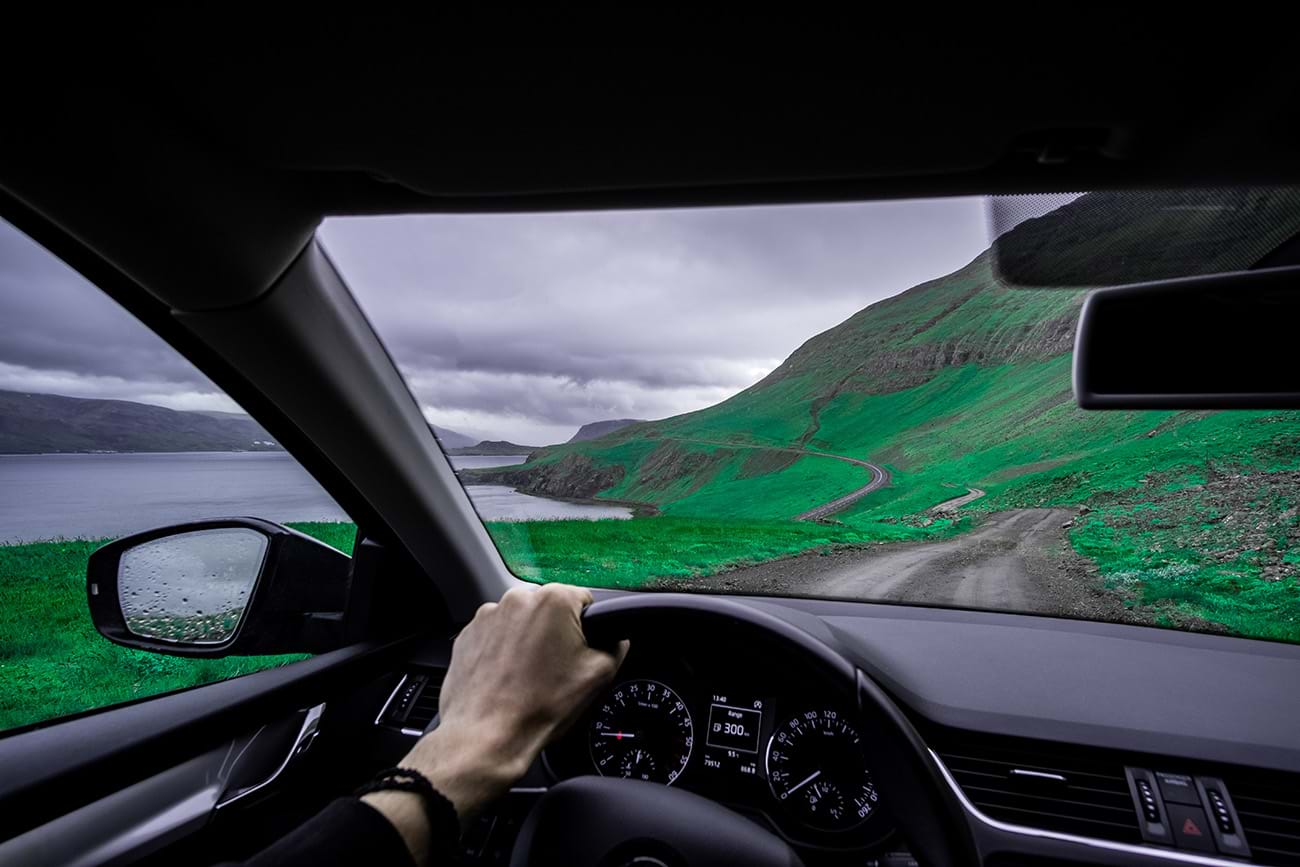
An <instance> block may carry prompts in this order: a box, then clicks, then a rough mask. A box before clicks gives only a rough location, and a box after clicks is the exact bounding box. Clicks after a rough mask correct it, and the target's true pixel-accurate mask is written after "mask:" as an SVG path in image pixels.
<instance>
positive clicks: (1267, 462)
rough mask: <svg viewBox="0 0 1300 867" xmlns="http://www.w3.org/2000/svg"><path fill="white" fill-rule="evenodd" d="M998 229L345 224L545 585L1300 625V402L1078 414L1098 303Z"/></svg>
mask: <svg viewBox="0 0 1300 867" xmlns="http://www.w3.org/2000/svg"><path fill="white" fill-rule="evenodd" d="M1044 201H1045V202H1046V203H1047V204H1045V205H1044V208H1045V209H1048V210H1050V209H1053V208H1060V207H1070V206H1071V205H1073V206H1075V207H1076V208H1078V207H1081V206H1088V208H1089V210H1088V213H1089V214H1090V218H1091V228H1090V231H1093V232H1109V233H1111V234H1112V235H1113V236H1114V238H1115V239H1119V238H1121V237H1122V236H1123V234H1124V233H1125V232H1126V231H1131V227H1132V221H1133V214H1132V212H1131V211H1129V210H1124V209H1117V210H1116V212H1115V213H1114V215H1113V219H1112V220H1111V221H1110V222H1109V223H1105V221H1102V220H1100V219H1098V218H1097V217H1096V208H1095V207H1094V205H1095V204H1097V203H1093V202H1090V201H1089V200H1088V197H1087V196H1084V197H1082V198H1080V197H1079V196H1076V195H1066V196H1059V197H1045V198H1044ZM1098 203H1103V204H1104V202H1102V200H1100V198H1099V199H1098ZM1043 213H1044V211H1043V210H1040V211H1039V212H1038V213H1034V212H1033V211H1031V210H1027V209H1023V208H1022V209H1021V210H1020V213H1019V216H1018V218H1017V219H1018V220H1020V221H1022V222H1021V223H1019V224H1017V225H1008V224H1007V222H1006V219H1005V216H1002V217H1000V218H999V220H998V223H997V226H998V231H999V232H1000V233H1002V232H1015V231H1017V229H1018V228H1019V227H1020V226H1029V227H1032V226H1034V225H1035V223H1036V222H1037V221H1035V220H1034V218H1035V217H1038V216H1041V215H1042V214H1043ZM1023 221H1028V222H1023ZM990 225H991V222H990V217H989V211H988V205H987V203H986V202H985V201H984V200H982V199H971V198H968V199H946V200H929V201H903V202H884V203H869V204H848V205H845V204H837V205H815V206H814V205H802V206H783V207H765V208H731V209H701V210H677V211H641V212H601V213H578V214H532V215H474V216H404V217H383V218H349V219H333V220H330V221H329V222H327V223H326V225H325V226H324V227H323V228H322V230H321V237H322V240H323V243H324V244H325V245H326V247H327V249H328V250H329V252H330V254H331V255H332V256H333V257H334V259H335V261H336V262H337V263H338V264H339V267H340V269H341V271H342V272H343V274H344V276H345V278H346V279H347V280H348V282H349V283H350V285H351V287H352V289H353V291H354V292H355V293H356V295H357V297H358V299H359V300H360V303H361V305H362V307H363V308H364V309H365V311H366V313H367V315H368V316H369V317H370V318H371V320H372V321H373V322H374V323H375V326H376V328H377V329H378V331H379V332H380V335H381V336H382V337H383V338H384V339H385V341H386V343H387V345H388V346H389V348H390V350H391V351H392V353H393V355H394V357H395V359H396V361H397V362H398V364H399V366H400V367H401V368H402V370H403V372H404V374H405V376H406V377H407V381H408V382H409V384H410V387H411V389H412V392H413V393H414V395H415V396H416V398H417V399H418V401H419V403H420V405H421V406H422V407H423V408H424V411H425V414H426V416H427V418H428V419H429V421H430V422H431V423H432V424H434V425H435V426H436V427H435V430H436V432H437V433H438V436H439V439H440V441H441V443H442V445H443V447H444V449H445V450H446V451H447V452H448V454H449V456H450V457H451V460H452V463H453V464H454V465H455V467H456V468H457V470H458V472H459V476H460V479H461V482H462V483H463V484H464V485H465V486H466V490H467V491H468V493H469V495H470V498H471V500H472V501H473V503H474V505H475V507H476V509H477V510H478V513H479V515H480V516H481V517H482V518H483V520H484V521H485V523H486V525H487V528H488V530H489V532H490V533H491V535H492V538H493V539H494V540H495V541H496V544H497V546H498V548H499V549H500V551H501V554H502V557H503V558H504V560H505V562H506V564H507V565H508V566H509V568H510V569H511V570H512V571H513V572H514V573H515V574H516V575H518V576H519V577H521V578H524V579H528V580H531V581H567V582H573V583H578V584H585V585H590V586H599V587H622V588H648V589H672V590H685V591H695V590H699V591H708V592H723V593H761V594H777V595H780V594H787V595H799V596H824V597H834V598H847V599H873V600H888V601H897V602H907V603H920V604H927V605H948V606H960V607H971V608H986V609H999V610H1008V611H1025V612H1038V613H1045V614H1054V615H1064V616H1072V617H1083V618H1089V619H1095V620H1108V621H1122V622H1131V623H1141V624H1155V625H1162V626H1176V627H1182V628H1188V629H1204V630H1215V631H1225V632H1229V633H1234V634H1239V635H1249V636H1257V637H1263V638H1271V639H1285V640H1293V641H1294V640H1300V584H1298V583H1297V568H1298V564H1300V548H1298V547H1297V545H1296V541H1297V537H1298V536H1300V519H1298V518H1297V508H1296V504H1297V493H1298V492H1300V459H1298V458H1300V449H1298V448H1297V446H1298V444H1300V415H1297V414H1296V413H1294V412H1241V411H1237V412H1168V411H1158V412H1157V411H1151V412H1097V411H1093V412H1085V411H1081V410H1079V409H1078V408H1076V407H1075V405H1074V401H1073V397H1072V393H1071V385H1070V362H1071V347H1072V343H1073V340H1074V332H1075V324H1076V320H1077V317H1078V314H1079V309H1080V304H1081V303H1082V301H1083V298H1084V297H1085V293H1084V292H1083V291H1081V290H1077V289H1025V288H1012V287H1010V286H1008V285H1006V284H1005V283H1003V282H1002V281H1000V280H999V279H997V277H996V275H995V270H994V267H993V262H992V258H993V257H992V254H991V253H990V252H989V247H990V243H991V241H992V238H991V237H990V235H991V234H992V233H991V232H990V229H989V226H990ZM1039 225H1040V226H1041V223H1040V224H1039ZM1261 231H1263V230H1262V229H1261ZM1269 231H1273V227H1271V226H1270V228H1269ZM1236 236H1240V237H1243V238H1245V239H1246V241H1245V242H1248V243H1250V244H1252V245H1254V246H1252V252H1251V254H1250V255H1252V256H1253V255H1255V252H1254V251H1256V248H1257V247H1258V239H1257V238H1255V237H1250V236H1248V233H1244V232H1237V233H1236V235H1234V237H1236ZM1103 240H1104V239H1103ZM1245 242H1243V243H1245ZM1225 243H1231V240H1230V239H1229V240H1228V241H1225ZM1093 248H1094V249H1099V250H1105V249H1111V248H1113V245H1108V244H1106V243H1098V244H1096V245H1093Z"/></svg>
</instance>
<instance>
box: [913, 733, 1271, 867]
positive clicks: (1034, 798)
mask: <svg viewBox="0 0 1300 867" xmlns="http://www.w3.org/2000/svg"><path fill="white" fill-rule="evenodd" d="M940 743H941V744H942V747H941V748H940V749H939V750H937V752H938V753H939V756H940V758H942V759H943V763H944V764H945V765H946V766H947V767H948V770H949V771H950V772H951V773H952V776H953V778H954V779H955V780H956V781H957V784H958V785H959V786H961V789H962V792H964V793H965V795H966V798H967V799H968V800H969V801H970V802H971V803H972V804H974V805H975V806H976V807H978V808H979V809H980V811H981V812H983V813H984V814H985V815H987V816H989V817H990V818H993V819H997V820H999V821H1002V822H1009V823H1012V824H1016V825H1023V826H1026V827H1032V828H1041V829H1044V830H1047V831H1056V832H1059V833H1063V834H1075V835H1077V836H1080V837H1094V838H1101V839H1105V840H1118V841H1121V842H1125V843H1140V842H1142V833H1141V830H1140V829H1139V827H1138V820H1137V812H1136V810H1135V809H1134V807H1133V799H1132V796H1131V795H1130V793H1129V789H1128V781H1127V780H1126V778H1125V776H1124V763H1123V760H1122V759H1120V758H1118V757H1116V756H1114V755H1111V754H1110V753H1108V752H1107V751H1105V750H1092V749H1087V748H1076V747H1073V746H1062V745H1060V744H1051V743H1046V742H1041V741H1031V740H1023V739H1020V738H1009V737H991V736H983V735H980V736H975V735H969V734H960V735H950V736H948V737H945V738H944V739H943V740H942V741H941V742H940ZM1233 793H1234V797H1235V793H1236V790H1235V789H1234V790H1233ZM1252 842H1253V841H1252Z"/></svg>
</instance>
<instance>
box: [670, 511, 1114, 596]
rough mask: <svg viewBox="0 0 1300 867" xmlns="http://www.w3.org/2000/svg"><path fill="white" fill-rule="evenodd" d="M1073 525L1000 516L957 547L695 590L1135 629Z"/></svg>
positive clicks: (908, 545)
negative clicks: (1061, 617) (1037, 615)
mask: <svg viewBox="0 0 1300 867" xmlns="http://www.w3.org/2000/svg"><path fill="white" fill-rule="evenodd" d="M1073 517H1074V513H1073V512H1071V511H1070V510H1068V509H1020V510H1016V511H1009V512H998V513H995V514H993V515H990V516H989V517H988V518H987V519H986V520H985V521H984V523H983V524H981V525H980V526H979V527H977V528H976V529H974V530H972V531H970V532H969V533H965V534H963V535H960V536H955V537H953V538H951V539H945V540H942V541H938V542H895V543H888V544H882V545H877V546H875V547H872V548H867V549H849V550H843V551H838V552H833V553H829V554H802V555H799V556H797V557H789V558H786V559H784V560H774V561H772V562H770V563H762V564H759V565H756V566H749V567H744V568H741V569H734V570H731V571H729V572H723V573H720V574H718V575H714V576H711V577H709V578H702V579H699V580H697V581H693V582H692V583H691V589H692V590H695V589H701V590H708V589H714V590H722V591H731V592H748V593H763V594H777V595H780V594H792V595H800V596H830V597H837V598H842V599H843V598H858V599H884V600H893V601H898V602H915V603H921V604H937V605H959V606H964V607H973V608H1001V609H1011V610H1016V611H1036V612H1042V613H1050V614H1071V615H1075V616H1084V617H1104V618H1106V619H1121V620H1129V619H1132V618H1131V616H1130V615H1129V614H1128V613H1127V611H1126V609H1125V608H1124V606H1123V605H1121V604H1120V603H1119V602H1118V600H1116V599H1114V598H1113V597H1111V596H1109V595H1107V594H1105V593H1104V592H1103V591H1102V590H1101V589H1100V587H1099V586H1098V582H1097V581H1096V580H1095V579H1094V577H1093V576H1092V575H1091V574H1090V573H1089V572H1088V570H1087V568H1086V564H1085V562H1084V561H1083V559H1082V558H1081V557H1079V556H1078V555H1077V554H1075V553H1074V551H1073V549H1071V548H1070V546H1069V544H1068V543H1067V542H1066V540H1065V531H1064V529H1063V528H1062V525H1063V524H1067V523H1068V522H1069V521H1070V520H1071V519H1072V518H1073Z"/></svg>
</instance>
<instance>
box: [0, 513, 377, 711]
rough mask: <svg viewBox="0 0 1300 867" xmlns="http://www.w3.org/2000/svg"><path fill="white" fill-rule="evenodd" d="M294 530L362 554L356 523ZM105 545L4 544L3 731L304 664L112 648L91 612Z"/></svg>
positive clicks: (0, 587) (0, 614)
mask: <svg viewBox="0 0 1300 867" xmlns="http://www.w3.org/2000/svg"><path fill="white" fill-rule="evenodd" d="M294 526H295V527H297V528H298V529H299V530H302V531H303V532H304V533H308V534H309V535H312V536H315V537H316V538H318V539H320V540H321V541H323V542H326V543H327V544H330V545H333V546H334V547H335V548H338V549H339V550H341V551H344V552H345V553H350V552H351V550H352V542H353V534H354V533H355V531H356V528H355V527H354V526H353V525H351V524H295V525H294ZM104 541H105V540H98V541H86V540H71V541H59V542H38V543H34V544H29V545H5V546H0V730H3V729H9V728H13V727H15V726H21V725H27V724H29V723H35V722H41V721H42V720H46V719H51V718H54V717H58V716H64V715H67V714H72V713H78V712H80V711H84V710H88V709H91V708H96V707H103V706H105V705H109V704H117V703H119V702H124V701H130V700H132V699H137V698H143V697H146V696H151V695H157V694H159V693H163V692H170V691H172V690H176V689H185V688H186V687H191V686H198V685H200V684H204V683H211V682H213V681H217V680H224V679H226V678H230V677H236V676H238V675H241V674H248V673H250V672H254V671H259V670H261V669H264V668H269V667H272V666H275V665H283V664H285V663H286V662H293V661H296V660H298V659H301V658H303V657H301V656H261V657H227V658H225V659H184V658H182V657H179V656H162V655H159V654H154V653H145V652H143V651H137V650H130V649H128V648H125V647H119V646H118V645H116V644H112V643H110V642H109V641H108V640H107V639H106V638H104V637H102V636H101V635H100V634H99V633H98V632H96V631H95V627H94V625H93V624H92V623H91V622H90V614H89V612H88V610H87V608H86V561H87V559H88V558H89V557H90V554H91V552H92V551H94V550H95V549H96V548H98V547H99V546H100V545H102V544H103V542H104Z"/></svg>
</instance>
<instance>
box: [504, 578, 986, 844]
mask: <svg viewBox="0 0 1300 867" xmlns="http://www.w3.org/2000/svg"><path fill="white" fill-rule="evenodd" d="M668 621H672V622H673V623H674V626H675V627H680V628H690V629H701V628H708V627H710V626H726V627H727V628H729V629H732V630H738V631H740V632H742V633H745V632H748V633H752V634H753V635H754V636H755V637H757V638H760V639H762V640H767V641H775V642H778V643H780V644H781V645H782V647H783V649H784V650H786V651H788V652H789V653H791V654H792V655H794V656H797V657H801V658H802V659H804V660H805V661H806V662H807V663H809V664H810V666H811V670H813V671H816V672H818V673H819V674H820V675H822V676H823V677H824V678H825V679H826V681H827V683H828V685H829V686H830V688H831V689H832V690H835V691H837V692H838V693H839V695H838V696H836V698H839V699H841V700H843V701H846V702H851V704H850V705H849V706H853V707H856V708H857V710H858V719H859V725H860V726H861V729H862V731H863V734H864V739H863V740H864V749H865V750H866V753H867V759H868V762H869V764H870V767H871V770H872V776H873V779H874V780H875V782H876V785H877V786H878V787H879V789H880V791H881V793H882V795H883V800H884V803H885V804H886V805H887V807H888V809H889V810H890V812H891V814H892V815H893V817H894V821H895V824H896V826H897V827H898V828H899V830H900V831H901V832H902V833H903V836H904V837H905V838H906V839H907V842H908V844H909V846H910V847H911V849H912V851H913V854H914V855H915V856H916V857H917V859H918V860H919V861H920V862H921V863H922V864H927V865H934V867H946V865H959V864H961V865H964V864H971V863H976V861H977V856H976V854H975V844H974V840H973V839H972V837H971V833H970V829H969V826H968V825H967V824H966V821H965V817H964V814H963V813H962V810H961V805H960V804H959V803H958V802H957V800H956V798H955V797H954V796H953V794H952V791H951V790H950V789H949V788H948V787H947V785H946V784H945V783H944V782H943V777H942V774H941V772H940V771H939V768H938V766H937V764H936V763H935V761H934V758H933V756H932V755H931V754H930V752H929V750H928V749H927V748H926V746H925V744H924V742H923V741H922V740H921V737H920V735H919V734H918V732H917V731H916V728H915V727H914V726H913V725H912V723H911V721H910V720H909V719H908V718H907V716H906V715H905V714H904V713H903V712H902V710H901V709H900V708H899V706H898V705H897V703H895V702H894V700H893V699H892V698H891V697H890V696H889V694H888V693H887V692H886V691H885V690H884V689H882V688H881V687H880V685H879V684H878V683H876V682H875V681H874V680H873V679H872V678H871V677H870V676H868V675H867V674H866V673H865V672H863V671H861V670H860V669H859V668H858V666H857V665H856V664H855V663H853V662H852V661H851V660H850V659H849V658H848V657H847V656H846V655H845V654H844V653H843V652H842V651H841V650H839V649H838V647H837V644H838V642H837V641H836V639H835V636H834V633H833V631H832V630H831V629H830V628H828V627H827V626H826V624H825V623H824V622H823V621H822V620H820V619H819V618H817V617H815V616H813V615H811V614H807V613H805V612H801V611H797V610H794V609H788V608H785V607H783V606H775V605H770V604H766V603H763V602H760V601H756V600H749V601H746V602H741V601H738V600H734V599H725V598H718V597H713V596H700V595H688V594H680V593H654V594H627V595H621V596H616V597H613V598H607V599H602V600H600V601H597V602H595V603H593V604H592V605H590V606H589V607H588V608H587V610H586V611H585V612H584V613H583V620H582V622H583V630H584V632H585V633H586V636H587V641H588V643H589V644H590V645H591V646H593V647H606V648H612V647H614V646H615V645H616V644H617V642H618V641H620V640H622V639H624V638H633V639H635V637H636V634H637V633H638V632H641V631H642V630H644V629H646V628H648V627H653V628H655V629H658V630H662V629H663V628H664V624H665V622H668ZM578 779H583V778H578ZM567 782H569V783H572V782H574V781H567ZM631 782H632V781H627V780H610V779H603V781H602V783H601V784H600V786H599V787H596V788H599V790H600V791H601V792H602V793H603V794H602V795H601V797H605V798H608V797H610V796H611V793H613V795H614V796H617V794H618V793H619V792H620V791H623V790H622V789H620V788H618V787H619V785H620V784H624V785H626V784H629V783H631ZM611 784H612V785H611ZM640 785H642V786H645V785H650V784H640ZM565 787H566V783H561V784H560V785H558V786H556V787H555V788H554V789H552V792H551V793H548V795H547V796H544V797H543V803H542V804H539V805H538V809H535V810H534V811H533V814H532V815H530V816H529V819H528V820H527V821H526V822H525V824H524V828H523V829H522V830H521V833H520V835H519V839H518V842H517V844H516V851H515V857H514V858H513V859H512V861H511V863H512V865H516V867H520V865H527V864H531V863H541V862H538V861H535V860H532V856H533V855H535V854H540V853H536V852H532V851H531V850H533V849H534V848H535V847H536V846H537V845H539V843H540V836H539V835H542V836H544V834H543V831H542V829H540V828H539V827H538V825H539V823H540V822H541V821H543V820H544V818H545V819H549V820H550V821H556V814H557V811H555V810H547V809H544V808H545V807H546V804H545V802H546V799H547V798H549V797H551V795H552V794H556V793H560V794H558V796H557V799H558V798H566V799H570V800H574V799H575V798H578V796H576V795H575V794H573V793H572V791H571V789H572V787H569V788H565ZM659 788H660V790H661V792H662V793H663V795H662V797H660V798H659V800H660V801H664V802H665V803H666V804H667V805H668V806H667V807H665V806H664V804H660V805H659V806H658V807H657V808H656V809H657V810H661V811H662V810H664V809H669V808H671V806H672V804H671V799H672V798H674V797H677V796H689V797H690V798H699V796H696V795H692V794H691V793H689V792H685V791H682V790H677V789H667V788H663V787H659ZM593 791H594V789H593ZM627 791H630V790H627ZM593 796H594V795H593ZM710 803H711V802H710ZM695 808H696V809H698V808H699V806H698V805H696V806H695ZM561 812H562V811H561ZM731 815H734V816H736V818H737V819H739V820H740V821H741V822H742V823H744V825H743V830H744V831H745V833H746V834H748V835H751V836H752V835H754V833H755V831H756V830H758V829H757V828H756V826H754V825H753V824H752V823H750V822H749V820H747V819H742V818H740V817H739V816H738V814H731ZM710 821H712V822H713V823H714V825H715V826H716V825H718V824H719V823H724V824H725V822H724V820H723V819H722V817H721V816H719V815H716V814H715V815H712V817H711V820H710ZM647 824H650V825H654V824H655V823H654V822H648V823H647ZM713 830H714V832H715V836H716V835H717V834H722V835H725V834H726V833H727V830H726V829H724V828H717V827H715V828H714V829H713ZM665 833H672V832H671V831H668V832H665ZM569 836H570V837H574V836H576V835H569ZM635 836H636V835H635V834H632V835H631V837H629V839H631V838H632V837H635ZM772 837H773V838H774V839H778V840H779V838H776V836H775V835H772ZM642 839H646V838H642ZM678 842H681V843H682V845H683V846H688V845H689V843H690V841H689V840H683V841H671V842H669V843H668V848H669V849H672V848H673V846H675V845H676V844H677V843H678ZM552 845H554V843H552ZM789 851H790V853H791V855H793V850H789ZM550 854H551V855H552V856H554V854H555V853H554V852H553V851H552V852H551V853H550ZM681 854H682V856H683V857H686V856H688V855H689V853H687V852H682V853H681ZM591 863H596V864H599V863H603V862H602V861H601V860H600V859H597V860H595V861H592V862H591ZM615 863H621V862H615ZM629 863H630V862H629ZM686 863H688V864H689V863H691V862H690V861H689V859H688V860H687V861H686ZM701 863H704V862H701ZM765 863H780V862H779V861H770V862H765ZM790 863H798V861H797V858H796V860H795V861H793V862H790Z"/></svg>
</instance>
